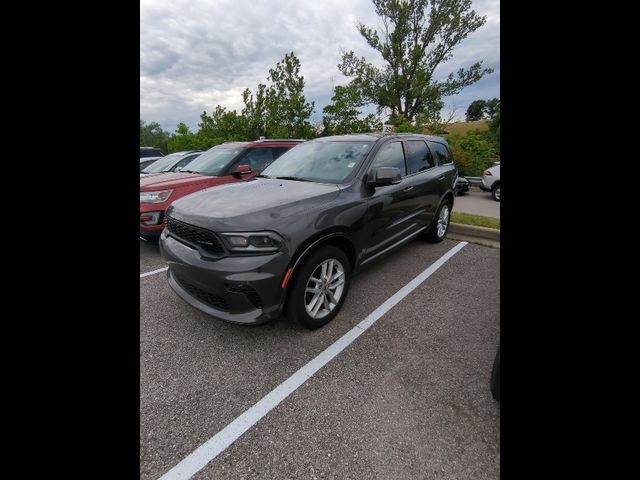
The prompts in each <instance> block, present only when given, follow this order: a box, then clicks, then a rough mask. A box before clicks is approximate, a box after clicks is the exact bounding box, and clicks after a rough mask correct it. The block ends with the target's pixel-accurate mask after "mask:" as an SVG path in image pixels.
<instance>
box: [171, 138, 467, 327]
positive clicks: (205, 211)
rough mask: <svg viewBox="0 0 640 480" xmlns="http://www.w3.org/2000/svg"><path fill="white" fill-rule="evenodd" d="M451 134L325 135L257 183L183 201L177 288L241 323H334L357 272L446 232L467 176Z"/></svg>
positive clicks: (176, 231)
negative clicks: (281, 319) (462, 176)
mask: <svg viewBox="0 0 640 480" xmlns="http://www.w3.org/2000/svg"><path fill="white" fill-rule="evenodd" d="M452 160H453V159H452V157H451V153H450V152H449V149H448V147H447V143H446V141H445V140H443V139H442V138H439V137H432V136H425V135H417V134H386V135H385V134H365V135H344V136H336V137H326V138H319V139H316V140H313V141H309V142H306V143H303V144H300V145H298V146H297V147H295V148H293V149H291V150H289V151H288V152H286V153H284V154H283V155H282V156H281V157H280V158H278V159H277V160H275V161H274V162H273V163H272V164H271V165H269V166H268V167H267V168H265V169H264V170H263V172H262V174H261V175H258V176H257V177H255V178H254V179H252V180H249V181H247V182H237V183H232V184H227V185H221V186H219V187H216V188H213V189H207V190H203V191H199V192H197V193H193V194H191V195H189V196H186V197H184V198H181V199H179V200H177V201H175V202H174V203H173V204H172V205H171V206H170V207H169V208H168V210H167V215H166V218H167V226H166V228H165V229H164V230H163V232H162V235H161V237H160V249H161V252H162V256H163V258H164V259H165V260H166V261H167V262H168V266H169V269H168V279H169V284H170V286H171V287H172V288H173V290H175V291H176V292H177V294H178V295H179V296H180V297H182V298H183V299H184V300H185V301H187V302H188V303H189V304H191V305H192V306H194V307H196V308H197V309H199V310H201V311H203V312H205V313H208V314H210V315H212V316H214V317H217V318H219V319H222V320H226V321H229V322H235V323H262V322H265V321H268V320H270V319H273V318H276V317H278V316H279V315H280V314H281V313H285V314H286V315H287V316H288V317H290V318H293V319H294V320H296V321H298V322H299V323H300V324H301V325H302V326H304V327H306V328H311V329H312V328H318V327H321V326H322V325H325V324H326V323H328V322H329V321H330V320H332V319H333V318H334V317H335V316H336V314H337V313H338V311H339V310H340V308H341V307H342V304H343V303H344V301H345V298H346V296H347V292H348V289H349V284H350V282H351V277H352V274H353V273H355V272H356V271H357V270H358V269H360V268H361V267H363V266H365V265H368V264H369V263H370V262H372V261H373V260H377V259H379V258H381V257H383V256H384V255H386V254H387V253H389V252H391V251H393V250H395V249H396V248H398V247H401V246H402V245H405V244H406V243H407V242H409V241H411V240H412V239H414V238H416V237H417V236H419V235H421V236H423V237H425V238H426V239H427V240H429V241H431V242H440V241H441V240H443V239H444V238H445V236H446V234H447V230H448V228H449V216H450V213H451V208H452V206H453V201H454V186H455V185H454V184H455V181H456V177H457V171H456V167H455V165H454V164H453V161H452Z"/></svg>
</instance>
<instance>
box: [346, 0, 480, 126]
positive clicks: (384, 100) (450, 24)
mask: <svg viewBox="0 0 640 480" xmlns="http://www.w3.org/2000/svg"><path fill="white" fill-rule="evenodd" d="M372 1H373V4H374V7H375V10H376V13H377V15H378V16H379V17H380V18H381V19H382V23H383V29H382V31H381V32H378V31H377V30H376V29H374V28H371V27H368V26H366V25H364V24H362V23H360V24H358V30H359V32H360V34H361V35H362V36H363V37H364V38H365V40H366V41H367V44H368V45H369V46H370V47H372V48H373V49H374V50H376V51H377V52H378V53H379V54H380V55H381V56H382V59H383V60H384V67H377V66H376V65H374V64H373V63H371V62H368V61H367V60H366V59H365V58H364V57H360V58H358V57H356V55H355V53H354V52H353V51H349V52H347V53H345V54H343V56H342V61H341V63H340V64H339V65H338V69H339V70H340V71H341V72H342V73H343V74H344V75H345V76H347V77H351V78H353V80H352V81H351V82H350V86H351V87H352V88H353V89H355V90H356V91H357V92H358V94H359V95H360V97H361V99H362V101H363V102H364V103H367V104H371V103H373V104H376V105H377V107H378V113H381V112H382V111H383V110H384V109H385V108H388V109H390V110H391V113H392V114H398V115H403V116H404V117H405V118H406V119H407V120H408V121H409V122H413V121H414V120H415V119H416V117H417V116H418V115H422V116H423V117H425V118H434V117H438V116H439V112H440V111H441V110H442V108H443V106H444V103H443V101H442V98H443V97H447V96H450V95H455V94H457V93H459V92H460V91H461V90H462V89H463V88H465V87H467V86H469V85H471V84H473V83H474V82H476V81H478V80H480V78H482V77H483V76H484V75H485V74H488V73H492V72H493V70H492V69H489V68H485V69H483V68H482V62H477V63H474V64H473V65H471V66H470V67H469V68H466V69H465V68H461V69H459V70H458V71H457V72H455V73H453V72H452V73H450V74H449V75H448V76H447V77H446V78H445V79H444V80H442V81H438V80H436V79H435V78H434V74H435V70H436V68H437V67H438V66H440V65H442V64H443V63H445V62H447V61H448V60H449V59H451V57H452V55H453V50H454V48H455V47H456V46H457V45H458V44H459V43H460V42H462V40H464V39H465V38H466V37H467V36H468V35H469V34H470V33H472V32H474V31H475V30H477V29H478V28H480V27H481V26H482V25H484V23H485V22H486V18H485V17H481V16H479V15H478V14H477V13H476V12H475V11H474V10H473V9H472V8H471V1H470V0H372Z"/></svg>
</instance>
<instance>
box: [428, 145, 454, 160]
mask: <svg viewBox="0 0 640 480" xmlns="http://www.w3.org/2000/svg"><path fill="white" fill-rule="evenodd" d="M429 147H430V148H431V150H432V151H433V154H434V155H435V157H436V158H437V159H438V161H439V162H440V163H441V164H444V163H451V162H453V158H452V157H451V153H449V149H448V148H447V147H446V146H445V145H443V144H442V143H437V142H429Z"/></svg>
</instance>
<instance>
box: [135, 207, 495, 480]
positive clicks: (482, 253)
mask: <svg viewBox="0 0 640 480" xmlns="http://www.w3.org/2000/svg"><path fill="white" fill-rule="evenodd" d="M456 201H457V200H456ZM458 243H459V242H456V241H452V240H445V241H443V242H442V243H440V244H436V245H433V244H429V243H425V242H422V241H420V240H416V241H414V242H412V243H411V244H409V245H407V246H406V247H404V248H403V249H402V250H400V251H398V252H397V253H395V254H393V255H392V256H390V257H387V258H386V259H384V260H382V261H380V262H378V263H377V264H375V265H372V266H371V267H369V268H368V269H366V270H364V271H363V272H362V273H361V274H360V275H358V276H357V277H355V278H354V281H353V284H352V286H351V289H350V292H349V296H348V298H347V300H346V302H345V304H344V307H343V309H342V311H341V312H340V314H339V315H338V316H337V317H336V318H335V319H334V320H333V321H332V322H331V323H329V324H328V325H327V326H325V327H323V328H321V329H319V330H316V331H308V330H304V329H302V328H300V327H298V326H297V325H295V324H293V323H292V322H289V321H288V320H287V319H284V318H282V319H280V320H278V321H276V322H274V323H271V324H267V325H263V326H258V327H246V326H237V325H231V324H227V323H223V322H221V321H218V320H215V319H213V318H211V317H208V316H206V315H204V314H202V313H200V312H198V311H197V310H195V309H193V308H192V307H190V306H189V305H187V304H186V303H185V302H183V301H182V300H181V299H180V298H178V297H177V295H175V294H174V293H173V292H172V291H171V289H170V288H169V286H168V285H167V281H166V274H165V273H164V272H159V273H157V274H152V275H148V276H145V277H141V278H140V478H142V479H157V478H160V477H161V476H162V475H163V474H165V473H166V472H168V471H169V470H171V469H172V467H174V466H175V465H177V464H179V463H180V462H181V461H182V460H183V459H184V458H185V457H186V456H187V455H189V454H190V453H191V452H192V451H193V450H195V449H196V448H197V447H199V446H200V445H201V444H202V443H204V442H205V441H207V440H208V439H209V438H211V437H212V436H214V435H215V434H216V433H218V432H220V431H221V430H222V429H224V428H225V426H227V425H228V424H229V423H230V422H232V421H233V420H234V419H236V418H237V417H238V416H240V415H242V414H243V412H245V411H246V410H247V409H249V408H250V407H252V406H253V405H254V404H255V403H256V402H258V401H259V400H260V399H262V398H263V397H264V396H265V395H266V394H268V393H269V392H271V391H272V390H273V389H274V388H275V387H277V386H278V385H280V384H281V383H282V382H283V381H285V380H286V379H287V378H288V377H289V376H291V375H292V374H293V373H294V372H296V370H298V369H299V368H300V367H302V366H303V365H305V364H306V363H307V362H309V361H310V360H312V359H313V358H314V357H316V356H317V355H318V354H319V353H320V352H322V351H323V350H325V349H326V348H327V347H328V346H330V345H331V344H333V343H334V342H335V341H336V340H338V339H339V338H340V337H341V336H342V335H344V334H345V333H346V332H348V331H349V330H351V329H352V328H353V327H354V326H355V325H356V324H358V323H359V322H360V321H361V320H363V319H364V318H365V317H367V315H369V314H370V313H371V312H373V311H374V310H375V309H376V308H377V307H378V306H380V305H381V304H382V303H383V302H385V300H387V299H388V298H389V297H391V296H392V295H393V294H394V293H396V292H397V291H398V290H399V289H401V288H402V287H403V286H405V285H406V284H407V283H408V282H410V281H411V280H412V279H414V278H415V277H416V276H417V275H419V274H420V273H421V272H423V271H424V270H425V269H426V268H427V267H429V266H430V265H432V264H433V263H434V262H435V261H437V260H438V259H439V258H440V257H442V256H443V255H444V254H445V253H447V252H448V251H449V250H451V249H452V248H453V247H454V246H455V245H457V244H458ZM499 263H500V250H499V249H493V248H486V247H482V246H479V245H474V244H468V245H465V246H464V247H463V248H462V249H461V250H460V251H459V252H457V253H456V254H455V255H454V256H453V257H451V258H450V259H449V260H448V261H446V263H444V264H443V265H442V266H441V267H440V268H439V269H438V270H437V271H435V272H434V273H433V274H432V275H431V276H430V277H429V278H427V279H426V280H425V281H424V282H423V283H422V284H420V285H419V286H418V287H417V288H415V290H413V291H412V292H411V293H410V294H409V295H407V296H406V297H405V298H404V299H403V300H401V301H400V302H399V303H398V304H397V305H396V306H394V307H393V308H392V309H391V310H389V311H388V312H387V313H385V314H384V315H383V316H382V317H380V319H379V320H378V321H377V322H376V323H375V324H374V325H373V326H372V327H371V328H370V329H368V330H367V331H365V332H364V333H362V335H361V336H360V337H358V338H357V339H356V340H355V341H354V342H353V343H352V344H350V345H349V346H348V347H347V348H346V349H345V350H344V351H342V352H341V353H339V354H338V355H337V356H336V357H335V358H334V359H333V360H331V361H330V362H329V363H328V364H326V365H325V366H324V367H323V368H321V369H320V370H319V371H318V372H317V373H316V374H315V375H314V376H312V377H311V378H310V379H309V380H308V381H307V382H305V383H304V384H303V385H302V386H300V388H298V389H297V390H295V391H294V392H293V393H292V394H291V395H290V396H288V397H287V398H286V399H285V400H284V401H282V403H280V404H279V405H278V406H276V407H275V408H274V409H273V410H272V411H271V412H270V413H268V414H267V415H266V416H265V417H264V418H262V420H260V421H259V422H258V423H257V424H255V425H253V426H252V427H251V428H250V429H249V430H248V431H247V432H246V433H245V434H244V435H242V436H241V437H240V438H239V439H238V440H237V441H236V442H235V443H233V444H232V445H231V446H230V447H229V448H227V449H226V450H224V451H223V452H222V453H220V454H219V455H218V456H217V457H216V458H215V459H213V460H212V461H211V462H210V463H209V464H208V465H207V466H206V467H205V468H204V469H202V470H201V471H200V472H199V473H198V474H196V475H195V477H194V478H198V479H205V478H207V479H208V478H224V479H293V478H305V479H306V478H308V479H314V478H324V479H329V478H335V479H373V478H375V479H412V478H419V479H431V478H438V479H441V478H449V479H460V478H474V479H497V478H499V463H500V407H499V405H498V404H497V403H496V402H495V401H494V400H493V398H492V397H491V393H490V391H489V377H490V373H491V366H492V363H493V359H494V355H495V352H496V348H497V345H498V341H499V335H500V310H499V298H500V274H499ZM163 267H164V264H163V262H162V259H161V258H160V255H159V252H158V247H157V245H156V244H153V243H145V242H142V241H141V242H140V273H141V274H143V273H146V272H151V271H155V270H157V269H161V268H163Z"/></svg>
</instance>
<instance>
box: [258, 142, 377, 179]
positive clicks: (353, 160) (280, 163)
mask: <svg viewBox="0 0 640 480" xmlns="http://www.w3.org/2000/svg"><path fill="white" fill-rule="evenodd" d="M372 145H373V142H308V143H303V144H301V145H298V146H297V147H295V148H292V149H291V150H289V151H288V152H286V153H284V154H283V155H282V156H281V157H280V158H278V159H277V160H276V161H274V162H273V163H272V164H271V165H269V166H268V167H267V168H265V169H264V171H263V172H262V175H261V176H262V177H271V178H277V177H287V178H289V179H291V180H309V181H312V182H318V183H343V182H345V181H347V180H348V179H350V177H351V176H352V173H353V172H355V171H357V170H358V167H359V166H360V164H361V163H362V160H363V159H364V157H365V156H366V154H367V152H369V150H371V146H372Z"/></svg>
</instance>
